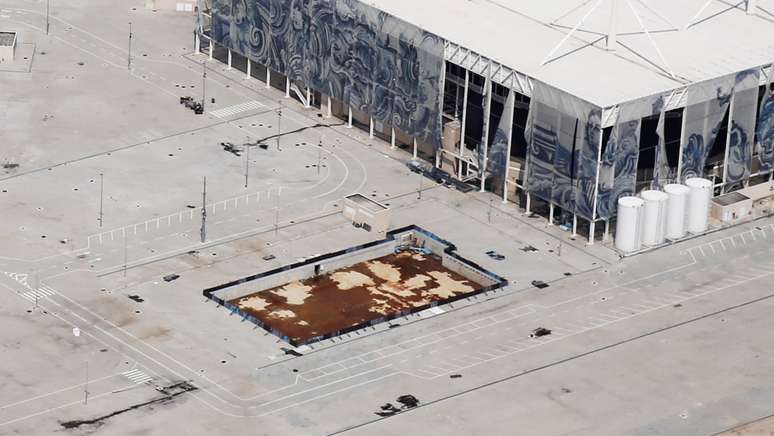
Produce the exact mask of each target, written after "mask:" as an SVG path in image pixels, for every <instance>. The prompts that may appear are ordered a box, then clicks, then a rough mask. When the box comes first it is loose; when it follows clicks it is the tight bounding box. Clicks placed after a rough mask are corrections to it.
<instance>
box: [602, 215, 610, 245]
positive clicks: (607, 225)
mask: <svg viewBox="0 0 774 436" xmlns="http://www.w3.org/2000/svg"><path fill="white" fill-rule="evenodd" d="M609 235H610V221H607V220H606V221H605V232H604V233H602V242H607V238H609Z"/></svg>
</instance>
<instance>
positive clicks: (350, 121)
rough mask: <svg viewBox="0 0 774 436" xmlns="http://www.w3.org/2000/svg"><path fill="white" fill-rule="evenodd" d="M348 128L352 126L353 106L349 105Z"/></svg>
mask: <svg viewBox="0 0 774 436" xmlns="http://www.w3.org/2000/svg"><path fill="white" fill-rule="evenodd" d="M347 128H348V129H351V128H352V108H351V107H347Z"/></svg>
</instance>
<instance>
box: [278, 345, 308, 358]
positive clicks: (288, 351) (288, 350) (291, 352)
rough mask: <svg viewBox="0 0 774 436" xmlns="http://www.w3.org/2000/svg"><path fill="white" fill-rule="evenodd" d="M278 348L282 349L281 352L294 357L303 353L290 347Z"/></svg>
mask: <svg viewBox="0 0 774 436" xmlns="http://www.w3.org/2000/svg"><path fill="white" fill-rule="evenodd" d="M280 350H282V352H283V353H285V354H286V355H288V356H295V357H301V356H303V354H301V353H299V352H298V351H296V350H294V349H292V348H287V347H280Z"/></svg>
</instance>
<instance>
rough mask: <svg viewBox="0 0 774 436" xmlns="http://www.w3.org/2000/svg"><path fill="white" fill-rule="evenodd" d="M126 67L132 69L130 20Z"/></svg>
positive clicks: (130, 23) (130, 24)
mask: <svg viewBox="0 0 774 436" xmlns="http://www.w3.org/2000/svg"><path fill="white" fill-rule="evenodd" d="M126 69H127V70H130V71H131V69H132V22H131V21H130V22H129V52H128V54H127V57H126Z"/></svg>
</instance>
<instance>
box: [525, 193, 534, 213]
mask: <svg viewBox="0 0 774 436" xmlns="http://www.w3.org/2000/svg"><path fill="white" fill-rule="evenodd" d="M531 202H532V196H531V195H529V192H527V205H526V207H525V209H526V212H525V213H526V214H527V215H532V211H531V210H530V203H531Z"/></svg>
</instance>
